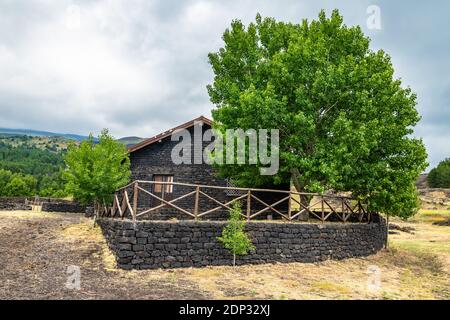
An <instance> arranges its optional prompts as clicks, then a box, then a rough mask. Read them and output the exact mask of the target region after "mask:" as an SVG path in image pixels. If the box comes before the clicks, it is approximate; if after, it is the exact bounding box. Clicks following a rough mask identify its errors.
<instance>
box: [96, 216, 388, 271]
mask: <svg viewBox="0 0 450 320" xmlns="http://www.w3.org/2000/svg"><path fill="white" fill-rule="evenodd" d="M379 220H380V221H379V222H378V223H370V224H364V223H359V224H356V223H347V224H342V223H325V224H312V223H309V224H308V223H277V222H271V223H267V222H249V223H247V225H246V230H247V231H248V233H249V235H250V237H251V239H252V242H253V244H254V245H255V247H256V250H255V252H253V253H251V254H249V255H247V256H240V257H238V259H237V264H259V263H272V262H317V261H323V260H328V259H344V258H350V257H360V256H367V255H370V254H373V253H375V252H377V251H378V250H380V249H381V248H383V246H384V243H385V239H386V238H385V237H386V224H385V221H384V219H382V218H380V219H379ZM98 223H99V225H100V226H101V228H102V231H103V233H104V235H105V237H106V239H107V242H108V245H109V247H110V248H111V250H112V251H113V252H114V254H115V255H116V258H117V264H118V267H120V268H123V269H155V268H178V267H202V266H210V265H230V264H231V263H232V256H231V254H230V253H229V252H228V251H227V250H225V249H224V248H223V246H222V244H221V243H219V242H218V241H217V237H218V236H220V235H221V232H222V229H223V227H224V226H225V224H226V223H225V222H217V221H216V222H201V221H197V222H196V221H179V222H172V221H138V222H136V224H135V225H133V223H132V222H131V221H125V220H123V221H122V220H113V219H107V218H100V219H99V220H98Z"/></svg>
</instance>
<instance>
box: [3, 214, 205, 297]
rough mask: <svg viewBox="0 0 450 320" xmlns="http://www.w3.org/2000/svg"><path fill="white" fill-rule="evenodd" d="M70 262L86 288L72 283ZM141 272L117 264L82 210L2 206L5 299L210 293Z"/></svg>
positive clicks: (190, 284) (185, 295)
mask: <svg viewBox="0 0 450 320" xmlns="http://www.w3.org/2000/svg"><path fill="white" fill-rule="evenodd" d="M108 255H109V256H108ZM105 257H106V258H109V260H108V259H106V258H105ZM105 261H106V262H105ZM108 261H109V263H108ZM69 266H78V267H80V271H81V277H80V289H69V288H67V287H66V283H67V281H68V276H69V274H68V267H69ZM137 272H139V271H137ZM141 272H142V275H143V277H140V276H139V274H138V275H137V276H136V275H135V273H136V272H132V273H130V272H126V271H122V270H118V269H116V268H115V267H114V263H113V259H112V257H111V256H110V253H109V251H108V250H107V247H106V244H105V242H104V240H103V238H102V236H101V234H100V231H99V230H98V228H96V229H94V228H92V222H91V221H90V220H88V219H86V218H84V217H82V216H79V215H73V214H49V213H32V212H0V299H186V298H192V299H202V298H208V297H209V296H208V294H207V293H204V292H202V291H201V290H199V288H198V287H197V285H196V284H195V283H193V282H189V281H176V282H175V281H171V278H170V274H168V276H166V277H162V278H161V277H155V278H154V279H152V277H151V275H150V277H149V275H145V273H146V271H141Z"/></svg>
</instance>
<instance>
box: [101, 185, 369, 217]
mask: <svg viewBox="0 0 450 320" xmlns="http://www.w3.org/2000/svg"><path fill="white" fill-rule="evenodd" d="M155 186H157V188H158V190H160V191H159V192H155ZM166 186H172V187H171V188H170V190H171V192H170V197H168V194H169V193H168V192H167V191H166V190H168V188H167V187H166ZM175 188H179V189H183V190H182V191H180V190H177V189H175ZM208 190H215V194H212V193H211V192H209V193H208ZM227 190H228V191H233V192H228V193H227V194H234V196H227V197H226V198H227V200H226V201H224V200H223V199H222V201H221V199H218V198H219V197H217V192H218V191H223V193H224V194H225V192H226V191H227ZM175 191H177V192H175ZM267 193H272V194H277V195H278V198H277V200H276V201H274V202H272V203H268V202H267V201H266V199H265V198H264V197H263V196H262V195H263V194H267ZM174 195H175V196H174ZM142 196H147V197H150V198H152V199H155V201H153V202H155V203H154V204H152V205H149V206H148V207H146V206H144V207H143V206H142V205H140V203H139V200H140V197H142ZM189 197H191V198H193V202H192V206H191V207H190V208H186V207H185V206H184V207H183V206H182V205H178V202H179V201H180V200H183V199H186V198H189ZM262 198H263V199H262ZM208 201H209V206H206V205H203V204H205V203H206V202H208ZM236 201H240V202H243V203H244V204H245V206H244V207H243V208H242V213H241V214H242V215H243V216H244V217H245V218H246V219H247V220H252V219H257V218H261V215H262V214H263V213H265V212H267V213H268V212H270V213H271V214H276V215H279V216H280V217H281V218H282V219H283V220H286V221H293V220H297V219H299V217H301V216H302V215H303V214H305V213H308V214H309V215H310V216H312V217H314V218H316V219H318V220H320V221H322V222H324V221H326V220H328V219H330V217H332V216H334V217H335V219H337V220H338V221H342V222H347V221H348V220H349V218H350V217H352V216H353V217H354V219H353V221H357V222H370V221H371V219H372V213H371V212H369V211H368V209H367V205H366V204H364V203H362V202H361V201H360V200H358V199H353V198H351V197H348V196H341V195H326V194H317V193H304V192H296V191H288V190H275V189H274V190H272V189H257V188H237V187H222V186H209V185H198V184H189V183H180V182H161V181H140V180H137V181H134V182H132V183H130V184H128V185H126V186H124V187H122V188H120V189H118V190H117V191H116V192H115V194H114V197H113V203H112V205H107V204H104V205H101V206H97V207H96V208H95V211H96V214H97V215H98V216H100V217H109V218H122V219H124V218H131V219H132V220H133V221H136V220H137V219H138V218H141V217H143V216H146V215H147V216H151V214H152V213H154V212H156V211H157V210H159V209H162V208H170V209H172V210H174V212H179V213H181V214H182V215H184V216H185V217H186V218H189V219H195V220H199V219H202V218H205V217H206V218H208V217H209V216H211V214H212V213H214V212H217V211H219V210H221V209H222V210H230V209H231V206H232V204H233V203H234V202H236ZM153 202H152V203H153ZM211 204H213V206H212V207H211ZM282 205H283V208H281V206H282ZM336 217H337V218H336Z"/></svg>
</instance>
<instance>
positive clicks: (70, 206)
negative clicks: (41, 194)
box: [41, 198, 86, 213]
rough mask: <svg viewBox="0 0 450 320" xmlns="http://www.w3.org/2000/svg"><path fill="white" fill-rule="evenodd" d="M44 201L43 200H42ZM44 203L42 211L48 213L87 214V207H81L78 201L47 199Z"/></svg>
mask: <svg viewBox="0 0 450 320" xmlns="http://www.w3.org/2000/svg"><path fill="white" fill-rule="evenodd" d="M41 200H42V199H41ZM43 201H44V202H43V203H42V211H46V212H70V213H85V211H86V206H83V205H81V204H80V203H79V202H77V201H70V200H61V199H50V198H48V199H45V200H43Z"/></svg>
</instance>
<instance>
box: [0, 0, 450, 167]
mask: <svg viewBox="0 0 450 320" xmlns="http://www.w3.org/2000/svg"><path fill="white" fill-rule="evenodd" d="M369 4H371V2H370V1H356V0H355V1H337V0H334V1H328V0H322V1H314V2H310V1H300V0H285V1H282V2H276V3H275V2H273V1H268V0H264V1H262V0H254V1H251V0H245V1H237V0H236V1H202V0H189V1H183V2H180V1H176V0H170V1H162V0H161V1H144V0H135V1H125V0H122V1H121V0H105V1H94V0H92V1H87V0H78V1H76V0H74V1H69V0H64V1H50V0H45V1H44V0H41V1H26V2H22V1H2V2H1V3H0V111H1V117H0V126H3V127H23V128H33V129H44V130H50V131H58V132H73V133H80V134H86V133H88V132H90V131H92V132H94V133H97V132H99V131H100V130H101V129H102V128H103V127H108V128H110V129H111V132H112V133H113V134H115V135H116V136H124V135H140V136H150V135H153V134H155V133H157V132H159V131H161V130H164V129H166V128H168V127H171V126H174V125H176V124H178V123H180V122H182V121H186V120H189V119H191V118H194V117H196V116H198V115H200V114H204V115H206V116H210V109H211V108H212V106H211V104H210V103H209V98H208V95H207V92H206V89H205V86H206V84H208V83H209V82H210V81H211V80H212V72H211V68H210V67H209V65H208V63H207V54H208V52H211V51H216V50H217V49H218V48H219V47H220V46H221V45H222V40H221V34H222V32H223V31H224V29H225V28H226V27H228V26H229V24H230V22H231V20H232V19H234V18H239V19H242V20H243V21H244V23H248V22H249V21H251V20H253V19H254V17H255V15H256V13H257V12H260V13H261V14H262V15H263V16H264V15H266V16H273V17H275V18H277V19H282V20H285V21H292V22H299V21H301V19H303V18H314V17H316V16H317V13H318V11H319V10H320V9H321V8H325V9H327V10H331V9H332V8H335V7H337V8H339V9H340V10H341V13H342V14H343V15H344V18H345V21H346V23H347V24H349V25H352V24H360V25H362V27H363V30H364V31H365V32H366V33H367V34H368V35H369V36H370V37H372V38H373V46H374V47H375V48H380V47H381V48H384V49H385V50H386V51H387V52H388V53H390V54H391V55H392V57H393V61H394V64H395V67H396V70H397V74H398V75H399V76H401V77H402V78H403V80H404V82H405V83H406V84H409V85H411V86H412V88H413V90H415V91H417V92H418V94H419V99H418V101H419V106H418V109H419V110H420V112H421V113H422V114H423V115H424V118H423V121H422V122H421V123H420V124H419V126H418V130H417V131H416V132H417V133H418V134H419V135H422V136H423V137H424V140H425V142H426V144H427V147H428V149H429V153H430V159H431V163H432V164H433V165H434V164H436V162H437V161H438V160H440V158H442V157H443V156H444V155H445V154H448V143H447V141H448V140H450V139H449V131H450V130H449V124H448V123H449V122H450V121H449V120H450V119H449V118H450V115H449V106H448V103H450V91H449V90H448V89H447V88H448V87H449V85H450V77H449V76H448V74H450V63H449V62H448V61H447V60H448V58H447V55H446V54H444V52H448V49H449V48H448V43H450V41H449V40H450V31H449V29H450V28H448V25H447V24H448V23H443V22H442V21H448V19H446V16H445V13H446V12H447V10H445V9H448V8H449V5H448V4H447V2H436V4H433V5H428V6H427V7H426V9H425V8H424V7H423V6H424V5H415V6H411V5H410V4H409V2H406V1H404V2H403V3H402V2H401V1H399V2H396V3H393V2H389V3H388V2H383V1H380V3H379V6H380V9H381V16H382V19H383V30H376V31H373V30H366V28H365V22H366V18H367V14H366V9H367V6H368V5H369ZM405 5H408V8H410V10H404V8H405ZM426 10H428V12H427V15H424V14H423V12H424V11H426ZM439 17H441V19H440V18H439ZM436 123H439V126H435V129H434V130H429V129H428V127H430V126H431V127H433V125H434V124H436ZM442 150H444V151H442Z"/></svg>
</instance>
